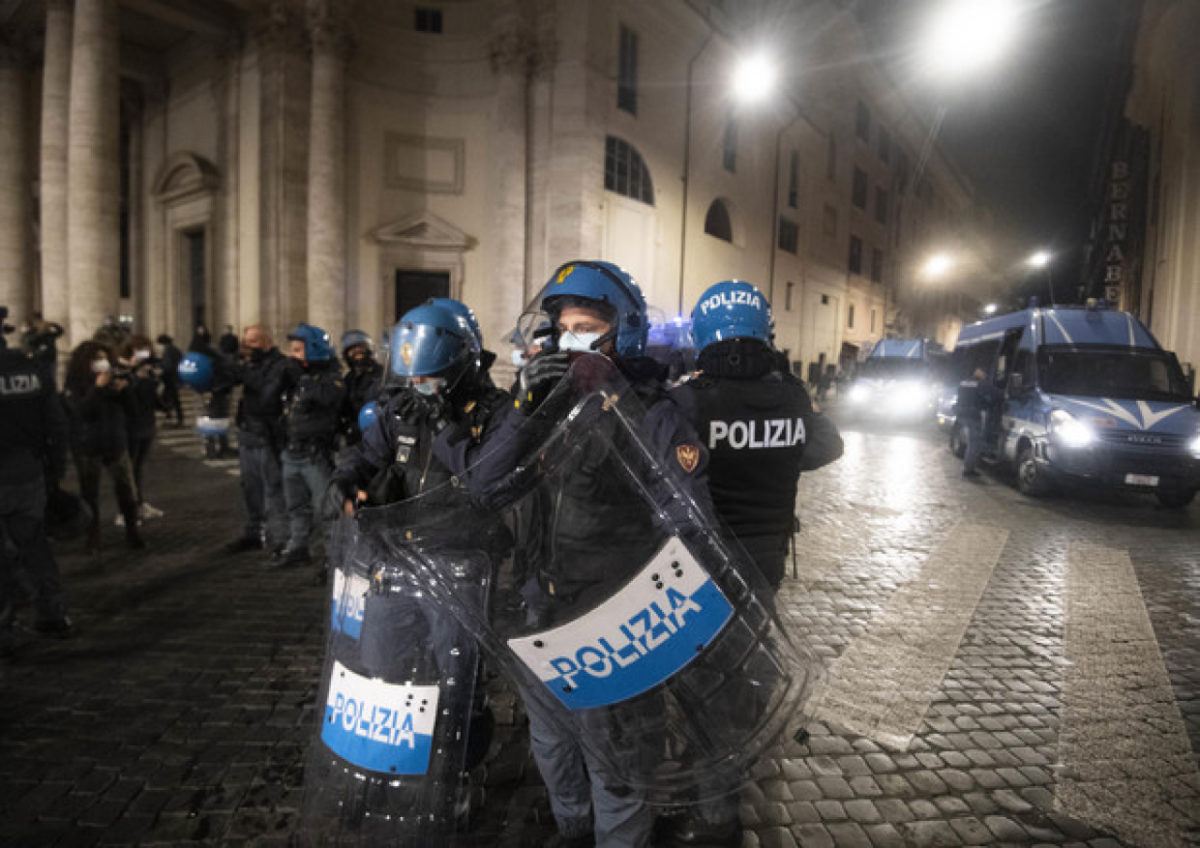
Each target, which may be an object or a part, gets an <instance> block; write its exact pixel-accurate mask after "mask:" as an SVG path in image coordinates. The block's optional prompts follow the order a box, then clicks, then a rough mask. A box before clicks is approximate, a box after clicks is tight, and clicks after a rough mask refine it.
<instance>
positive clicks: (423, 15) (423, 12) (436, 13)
mask: <svg viewBox="0 0 1200 848" xmlns="http://www.w3.org/2000/svg"><path fill="white" fill-rule="evenodd" d="M413 25H414V28H415V29H416V30H417V32H433V33H439V32H441V31H442V10H441V9H430V8H428V7H423V6H418V7H417V8H416V9H414V10H413Z"/></svg>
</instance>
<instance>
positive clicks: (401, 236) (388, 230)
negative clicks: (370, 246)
mask: <svg viewBox="0 0 1200 848" xmlns="http://www.w3.org/2000/svg"><path fill="white" fill-rule="evenodd" d="M371 237H372V238H374V239H375V240H376V241H377V242H379V243H380V244H387V245H403V246H405V247H417V248H421V249H422V250H452V251H458V252H462V251H464V250H470V249H471V248H473V247H474V246H475V245H476V244H478V241H477V240H476V239H475V238H474V237H473V236H470V235H467V234H466V233H464V232H463V231H462V230H460V229H459V228H458V227H456V226H454V225H453V224H451V223H450V222H449V221H447V220H446V219H445V218H440V217H438V216H437V215H435V214H433V213H432V212H419V213H417V214H415V215H409V216H408V217H406V218H401V219H400V220H399V221H395V222H393V223H391V224H385V225H384V226H382V227H379V228H378V229H376V230H374V231H373V232H372V233H371Z"/></svg>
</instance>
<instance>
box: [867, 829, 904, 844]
mask: <svg viewBox="0 0 1200 848" xmlns="http://www.w3.org/2000/svg"><path fill="white" fill-rule="evenodd" d="M863 830H864V831H866V833H867V838H868V839H870V840H871V845H872V846H873V848H903V846H904V837H903V836H902V835H901V834H900V831H898V830H896V828H895V827H893V826H892V825H890V824H868V825H863Z"/></svg>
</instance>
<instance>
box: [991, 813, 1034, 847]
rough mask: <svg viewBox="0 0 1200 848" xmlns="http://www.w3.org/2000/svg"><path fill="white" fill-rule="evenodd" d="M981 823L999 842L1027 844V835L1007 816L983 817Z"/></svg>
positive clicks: (1023, 829)
mask: <svg viewBox="0 0 1200 848" xmlns="http://www.w3.org/2000/svg"><path fill="white" fill-rule="evenodd" d="M983 823H984V825H985V826H986V827H987V829H988V830H990V831H991V832H992V834H993V835H994V836H995V837H996V839H998V840H1000V841H1001V842H1022V843H1023V842H1027V841H1028V839H1029V835H1028V834H1027V833H1025V828H1023V827H1021V826H1020V825H1019V824H1017V823H1016V822H1015V821H1013V820H1012V819H1010V818H1009V817H1008V816H984V818H983Z"/></svg>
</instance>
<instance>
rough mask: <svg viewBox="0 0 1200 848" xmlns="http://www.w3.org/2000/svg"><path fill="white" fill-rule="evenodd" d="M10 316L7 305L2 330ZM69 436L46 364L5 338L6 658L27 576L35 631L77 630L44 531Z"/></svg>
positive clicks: (1, 636) (1, 591) (2, 635)
mask: <svg viewBox="0 0 1200 848" xmlns="http://www.w3.org/2000/svg"><path fill="white" fill-rule="evenodd" d="M7 315H8V308H7V307H0V325H2V324H3V323H4V318H6V317H7ZM8 329H9V328H8V327H5V331H6V332H7V330H8ZM68 438H69V434H68V426H67V419H66V416H65V414H64V412H63V409H62V406H61V403H60V401H59V399H58V397H57V396H56V394H55V392H54V379H53V376H52V373H51V372H50V371H48V370H47V368H46V363H45V362H42V361H38V360H35V359H34V358H33V357H30V356H27V355H25V354H23V353H20V352H18V351H15V350H10V349H9V348H8V344H7V342H6V341H5V339H4V334H2V333H0V654H4V653H8V652H9V651H10V650H11V649H12V646H13V637H12V626H13V620H14V608H13V607H14V598H13V590H14V588H15V585H16V583H17V581H18V580H21V579H22V577H23V580H22V582H25V583H27V584H28V586H29V588H30V589H31V590H32V594H33V602H34V606H35V608H36V618H35V619H34V621H33V625H32V627H33V630H34V631H35V632H37V633H41V634H44V635H53V636H69V635H71V634H72V632H73V627H72V624H71V620H70V619H69V618H68V617H67V612H66V604H65V602H64V600H63V592H62V586H61V584H60V582H59V575H58V565H57V564H56V563H55V561H54V554H53V553H52V552H51V550H50V543H49V541H47V539H46V530H45V508H46V476H47V473H48V474H49V476H50V478H51V479H52V480H58V479H60V478H61V477H62V475H63V472H64V470H65V469H66V461H67V441H68ZM21 572H23V575H21V576H18V575H19V574H20V573H21Z"/></svg>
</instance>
